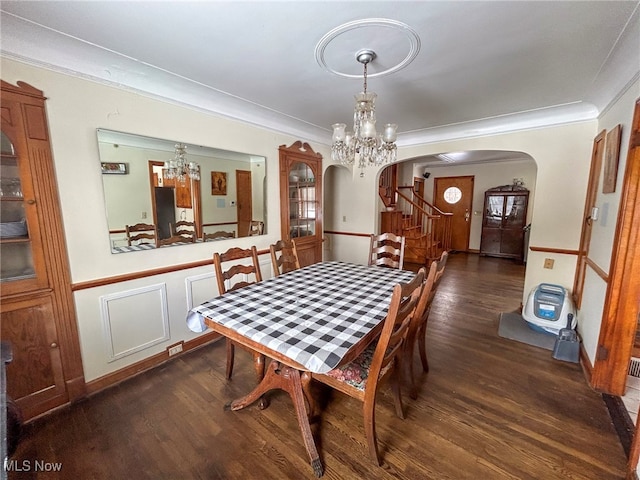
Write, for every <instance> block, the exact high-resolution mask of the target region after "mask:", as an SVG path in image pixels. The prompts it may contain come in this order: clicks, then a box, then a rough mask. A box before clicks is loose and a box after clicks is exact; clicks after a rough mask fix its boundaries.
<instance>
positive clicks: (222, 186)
mask: <svg viewBox="0 0 640 480" xmlns="http://www.w3.org/2000/svg"><path fill="white" fill-rule="evenodd" d="M226 194H227V173H226V172H211V195H226Z"/></svg>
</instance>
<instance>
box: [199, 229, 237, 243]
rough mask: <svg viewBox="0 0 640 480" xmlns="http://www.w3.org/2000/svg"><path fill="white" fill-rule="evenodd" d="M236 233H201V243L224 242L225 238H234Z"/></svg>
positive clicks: (221, 231) (220, 231)
mask: <svg viewBox="0 0 640 480" xmlns="http://www.w3.org/2000/svg"><path fill="white" fill-rule="evenodd" d="M235 237H236V231H235V230H233V231H231V232H225V231H224V230H219V231H217V232H213V233H205V232H202V241H203V242H209V241H213V240H224V239H225V238H235Z"/></svg>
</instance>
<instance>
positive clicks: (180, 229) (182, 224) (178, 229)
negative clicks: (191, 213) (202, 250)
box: [169, 220, 196, 243]
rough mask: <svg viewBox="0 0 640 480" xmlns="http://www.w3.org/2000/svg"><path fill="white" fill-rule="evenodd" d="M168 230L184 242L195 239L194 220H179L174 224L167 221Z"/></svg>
mask: <svg viewBox="0 0 640 480" xmlns="http://www.w3.org/2000/svg"><path fill="white" fill-rule="evenodd" d="M169 232H170V233H171V236H172V237H176V236H180V237H182V238H183V239H184V240H183V241H185V242H191V243H195V241H196V224H195V222H187V221H186V220H180V221H179V222H176V223H175V224H173V223H169Z"/></svg>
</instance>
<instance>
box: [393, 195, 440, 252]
mask: <svg viewBox="0 0 640 480" xmlns="http://www.w3.org/2000/svg"><path fill="white" fill-rule="evenodd" d="M407 189H408V190H409V191H410V192H411V193H410V195H411V196H408V195H406V194H405V193H404V192H403V191H401V190H405V191H406V190H407ZM395 193H396V210H400V211H402V217H403V234H404V235H405V237H407V241H409V239H410V238H416V237H419V238H421V239H423V244H422V246H424V247H426V259H425V260H426V261H427V262H430V261H432V260H435V259H437V258H439V257H440V254H441V253H442V251H443V250H446V251H449V250H450V249H451V218H452V217H453V214H451V213H447V212H443V211H441V210H439V209H438V208H436V207H435V206H433V205H431V204H430V203H429V202H427V201H426V200H425V199H424V198H422V197H421V196H420V195H417V194H416V193H415V191H414V189H413V187H398V189H396V191H395Z"/></svg>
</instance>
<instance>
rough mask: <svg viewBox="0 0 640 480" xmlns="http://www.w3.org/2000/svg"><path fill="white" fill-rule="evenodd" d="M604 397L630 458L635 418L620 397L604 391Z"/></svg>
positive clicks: (621, 441)
mask: <svg viewBox="0 0 640 480" xmlns="http://www.w3.org/2000/svg"><path fill="white" fill-rule="evenodd" d="M602 399H603V400H604V403H605V405H606V406H607V409H608V410H609V415H610V416H611V420H612V421H613V426H614V427H615V429H616V432H617V433H618V437H619V438H620V443H621V444H622V448H623V450H624V453H625V455H626V456H627V458H629V455H630V453H631V442H632V441H633V433H634V431H635V426H634V425H633V420H631V417H630V416H629V412H627V409H626V407H625V406H624V403H623V402H622V399H621V398H620V397H617V396H615V395H608V394H606V393H603V394H602Z"/></svg>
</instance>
